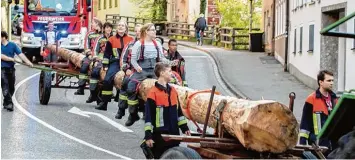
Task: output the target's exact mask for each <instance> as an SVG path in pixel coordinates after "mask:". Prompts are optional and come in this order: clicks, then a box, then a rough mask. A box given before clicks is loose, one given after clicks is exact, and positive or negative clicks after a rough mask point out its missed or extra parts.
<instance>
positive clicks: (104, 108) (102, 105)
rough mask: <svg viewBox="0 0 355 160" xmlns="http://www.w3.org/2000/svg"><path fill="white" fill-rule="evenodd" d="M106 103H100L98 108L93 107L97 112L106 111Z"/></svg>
mask: <svg viewBox="0 0 355 160" xmlns="http://www.w3.org/2000/svg"><path fill="white" fill-rule="evenodd" d="M107 103H108V102H101V103H100V104H99V106H97V107H95V109H97V110H102V111H107Z"/></svg>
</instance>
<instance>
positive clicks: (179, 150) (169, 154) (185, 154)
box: [160, 147, 202, 159]
mask: <svg viewBox="0 0 355 160" xmlns="http://www.w3.org/2000/svg"><path fill="white" fill-rule="evenodd" d="M160 159H202V157H201V156H200V155H199V154H198V153H197V152H196V151H195V150H193V149H191V148H187V147H174V148H170V149H168V150H167V151H165V152H164V153H163V155H162V156H161V157H160Z"/></svg>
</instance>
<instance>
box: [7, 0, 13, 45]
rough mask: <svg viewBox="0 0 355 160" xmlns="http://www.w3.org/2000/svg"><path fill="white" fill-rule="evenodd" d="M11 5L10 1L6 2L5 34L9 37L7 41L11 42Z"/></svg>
mask: <svg viewBox="0 0 355 160" xmlns="http://www.w3.org/2000/svg"><path fill="white" fill-rule="evenodd" d="M11 3H12V0H8V1H7V34H8V36H9V40H11Z"/></svg>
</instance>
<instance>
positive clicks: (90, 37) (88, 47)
mask: <svg viewBox="0 0 355 160" xmlns="http://www.w3.org/2000/svg"><path fill="white" fill-rule="evenodd" d="M99 36H100V33H98V32H96V31H90V32H88V33H87V34H86V37H85V39H86V41H85V44H84V48H85V52H87V51H91V52H94V47H95V40H96V38H97V37H99Z"/></svg>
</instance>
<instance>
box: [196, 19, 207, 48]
mask: <svg viewBox="0 0 355 160" xmlns="http://www.w3.org/2000/svg"><path fill="white" fill-rule="evenodd" d="M194 27H195V32H196V40H197V45H202V41H201V42H200V40H201V39H200V38H201V36H203V32H204V31H205V29H206V27H207V21H206V19H205V15H204V14H200V17H199V18H197V20H196V21H195V25H194Z"/></svg>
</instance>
